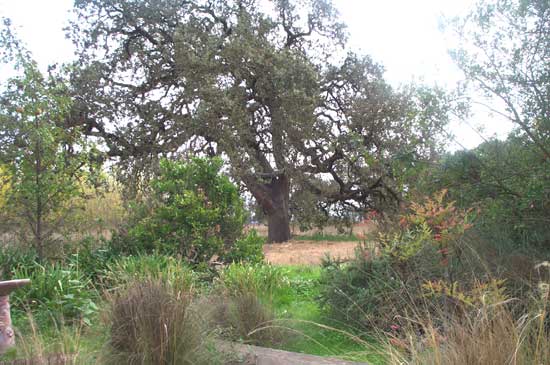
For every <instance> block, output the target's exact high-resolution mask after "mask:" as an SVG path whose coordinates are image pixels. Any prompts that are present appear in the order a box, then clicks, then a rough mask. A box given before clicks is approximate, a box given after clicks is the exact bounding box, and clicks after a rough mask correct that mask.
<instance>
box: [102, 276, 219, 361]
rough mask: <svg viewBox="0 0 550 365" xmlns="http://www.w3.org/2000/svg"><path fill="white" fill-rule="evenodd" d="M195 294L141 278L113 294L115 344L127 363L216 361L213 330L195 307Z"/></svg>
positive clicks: (118, 358) (115, 350)
mask: <svg viewBox="0 0 550 365" xmlns="http://www.w3.org/2000/svg"><path fill="white" fill-rule="evenodd" d="M192 300H193V295H192V292H190V291H179V290H176V289H175V288H174V287H173V286H171V285H170V284H168V283H166V282H161V281H158V280H146V281H136V282H134V284H132V285H130V286H129V287H128V288H127V289H126V290H124V291H122V292H121V293H118V294H115V296H114V297H113V298H112V310H111V346H112V349H113V358H114V360H115V361H116V362H119V363H120V362H122V363H125V364H143V365H149V364H151V365H163V364H170V365H176V364H178V365H179V364H182V365H185V364H190V365H191V364H193V365H194V364H208V365H209V364H214V363H215V358H214V357H213V353H212V352H211V351H209V348H208V347H209V342H208V339H209V336H208V331H207V329H206V328H205V327H204V325H203V323H202V321H201V320H200V318H199V317H198V316H197V315H196V313H194V312H193V311H192V310H191V303H192Z"/></svg>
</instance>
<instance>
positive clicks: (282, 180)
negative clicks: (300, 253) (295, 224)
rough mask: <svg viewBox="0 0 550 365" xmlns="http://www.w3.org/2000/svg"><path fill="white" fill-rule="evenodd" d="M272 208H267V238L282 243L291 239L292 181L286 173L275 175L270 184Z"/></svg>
mask: <svg viewBox="0 0 550 365" xmlns="http://www.w3.org/2000/svg"><path fill="white" fill-rule="evenodd" d="M269 187H270V189H269V190H270V198H271V199H270V200H271V207H270V208H271V209H268V210H267V212H266V213H267V229H268V235H267V240H268V242H269V243H280V242H286V241H288V240H290V238H291V235H290V213H289V195H290V183H289V179H288V177H287V176H286V175H280V176H278V177H274V178H273V179H272V180H271V183H270V184H269Z"/></svg>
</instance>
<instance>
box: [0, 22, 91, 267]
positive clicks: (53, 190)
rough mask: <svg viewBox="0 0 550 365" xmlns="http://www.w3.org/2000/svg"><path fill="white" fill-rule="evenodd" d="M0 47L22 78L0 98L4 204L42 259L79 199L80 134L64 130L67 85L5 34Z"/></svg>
mask: <svg viewBox="0 0 550 365" xmlns="http://www.w3.org/2000/svg"><path fill="white" fill-rule="evenodd" d="M5 25H6V26H7V27H6V29H5V30H4V31H3V32H2V34H1V37H0V42H1V43H2V48H3V49H4V53H3V54H2V56H3V60H4V61H15V69H16V70H17V71H20V72H21V75H19V76H16V77H14V78H12V79H10V80H9V81H8V82H7V83H6V84H5V88H4V91H3V93H2V95H1V96H0V98H1V100H0V131H1V133H0V145H2V148H1V149H0V157H1V158H2V160H3V161H2V162H3V163H5V166H6V169H7V173H8V176H10V180H11V188H10V189H9V190H7V195H6V199H7V201H6V205H7V206H8V207H9V209H10V210H12V212H13V214H12V216H13V217H14V218H15V219H16V222H17V223H18V224H20V225H21V226H23V225H26V226H27V228H24V229H22V230H21V233H23V236H25V237H27V233H28V232H29V231H30V236H31V237H32V238H31V241H32V242H33V245H34V247H35V249H36V251H37V253H38V256H39V257H40V258H41V259H42V258H44V256H45V249H46V247H47V244H48V243H49V242H51V239H52V235H53V233H55V231H56V230H57V229H58V228H59V226H60V223H61V222H62V221H63V218H64V217H66V215H67V214H68V213H69V211H70V207H71V204H70V203H69V201H70V200H71V199H72V198H73V197H75V195H77V194H79V192H80V189H79V182H80V180H81V178H82V177H83V175H84V172H83V169H82V167H83V166H84V164H85V161H86V159H85V157H86V156H87V148H86V146H85V145H84V144H83V142H82V139H81V135H80V132H79V130H77V129H75V128H68V127H66V126H65V120H66V116H67V115H68V112H69V110H70V107H71V99H70V97H69V96H68V94H69V93H68V89H67V86H66V84H65V83H64V82H63V80H62V79H60V78H59V77H55V76H53V75H50V76H48V77H45V76H44V75H42V73H41V72H40V71H39V69H38V66H37V64H36V62H34V61H33V60H32V59H31V57H30V54H29V53H28V52H27V51H26V50H25V49H24V48H23V47H22V46H21V45H20V43H19V42H18V41H17V39H16V38H15V37H14V35H13V34H12V33H11V31H10V30H9V22H5Z"/></svg>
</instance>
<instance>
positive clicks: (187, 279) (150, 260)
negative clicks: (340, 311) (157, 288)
mask: <svg viewBox="0 0 550 365" xmlns="http://www.w3.org/2000/svg"><path fill="white" fill-rule="evenodd" d="M196 279H197V275H196V273H194V272H193V271H192V270H191V269H190V268H189V266H188V265H187V264H186V263H185V262H184V261H182V260H180V259H176V258H173V257H169V256H161V255H139V256H129V257H122V258H120V259H118V260H115V261H114V262H112V263H111V264H109V265H108V267H107V269H106V270H105V273H104V276H103V278H102V280H103V283H104V285H105V286H106V287H107V288H125V287H127V286H128V285H130V284H132V283H135V282H139V281H146V280H154V281H157V282H160V283H166V284H167V285H170V286H171V287H173V288H178V289H179V290H189V289H190V288H191V287H192V286H193V285H194V284H195V282H196Z"/></svg>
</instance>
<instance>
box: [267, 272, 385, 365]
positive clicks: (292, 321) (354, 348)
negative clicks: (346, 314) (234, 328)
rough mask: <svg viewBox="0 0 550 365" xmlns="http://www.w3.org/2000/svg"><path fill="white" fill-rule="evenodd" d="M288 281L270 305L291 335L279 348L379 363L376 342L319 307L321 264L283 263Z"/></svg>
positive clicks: (381, 361)
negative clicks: (359, 334) (368, 339)
mask: <svg viewBox="0 0 550 365" xmlns="http://www.w3.org/2000/svg"><path fill="white" fill-rule="evenodd" d="M283 270H284V273H285V276H286V277H287V279H288V282H289V285H288V286H287V287H286V288H285V289H283V290H280V291H277V292H276V293H275V295H274V297H273V306H274V309H275V311H276V314H277V317H278V318H279V321H278V325H280V326H283V327H288V328H289V329H290V330H291V332H292V333H294V337H293V338H292V340H291V341H288V342H286V343H285V344H283V345H282V346H279V348H280V349H282V350H286V351H293V352H301V353H307V354H311V355H318V356H333V357H341V358H345V359H347V360H352V361H365V362H368V363H370V364H382V363H384V359H383V357H382V356H380V355H379V354H378V353H377V352H378V350H377V349H376V348H377V344H376V343H375V342H374V341H373V342H368V343H367V342H366V341H365V340H362V339H359V338H358V337H356V335H357V334H358V332H357V331H356V330H355V329H353V328H350V327H349V326H346V325H344V324H342V323H337V322H335V321H333V320H330V319H329V318H328V317H327V316H326V315H325V314H324V313H323V311H322V309H321V308H320V307H319V304H318V302H317V301H316V297H317V296H318V295H319V278H320V275H321V268H320V267H316V266H285V267H283Z"/></svg>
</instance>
